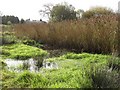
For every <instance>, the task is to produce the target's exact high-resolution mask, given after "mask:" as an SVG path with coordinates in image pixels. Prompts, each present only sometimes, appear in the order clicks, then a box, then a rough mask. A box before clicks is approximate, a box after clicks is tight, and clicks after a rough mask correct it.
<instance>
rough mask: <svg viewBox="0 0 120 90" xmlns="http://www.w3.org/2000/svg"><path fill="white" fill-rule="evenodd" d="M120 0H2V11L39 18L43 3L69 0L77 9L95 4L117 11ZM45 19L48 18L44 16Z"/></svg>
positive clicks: (0, 8) (20, 16)
mask: <svg viewBox="0 0 120 90" xmlns="http://www.w3.org/2000/svg"><path fill="white" fill-rule="evenodd" d="M119 1H120V0H0V11H1V12H2V14H3V15H14V16H18V17H19V19H21V18H23V19H28V18H30V19H31V20H39V19H40V18H42V17H41V16H40V14H39V10H40V9H43V5H45V4H48V3H52V4H57V3H61V2H68V4H72V5H73V6H74V7H75V8H76V9H83V10H88V9H89V8H90V7H93V6H104V7H108V8H111V9H113V10H115V11H117V10H118V2H119ZM43 20H47V19H46V18H43Z"/></svg>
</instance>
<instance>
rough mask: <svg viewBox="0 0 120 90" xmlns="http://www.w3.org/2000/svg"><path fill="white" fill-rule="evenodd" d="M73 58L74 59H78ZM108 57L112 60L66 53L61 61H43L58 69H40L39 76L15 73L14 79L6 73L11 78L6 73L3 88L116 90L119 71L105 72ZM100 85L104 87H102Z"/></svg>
mask: <svg viewBox="0 0 120 90" xmlns="http://www.w3.org/2000/svg"><path fill="white" fill-rule="evenodd" d="M71 56H72V57H71ZM74 56H77V58H76V57H74ZM111 57H112V56H109V55H99V54H88V53H82V54H75V53H68V54H66V55H63V56H60V57H56V58H49V59H47V60H46V61H52V62H56V63H57V64H58V69H45V68H42V69H41V71H40V72H39V73H34V72H29V71H24V72H22V73H14V78H13V77H12V75H13V73H9V74H11V75H7V74H8V73H6V75H4V77H6V76H8V78H4V79H5V80H4V81H3V82H4V83H3V87H4V88H8V87H12V88H93V87H95V88H98V87H99V88H105V87H108V88H118V87H119V84H120V82H118V81H119V74H120V73H119V71H116V70H112V71H111V72H108V71H109V65H108V60H109V59H110V58H111ZM119 60H120V58H119ZM118 64H119V63H118ZM104 67H107V68H108V69H105V68H104ZM4 72H5V71H4ZM4 74H5V73H4ZM105 75H106V76H105ZM9 76H11V77H9ZM107 77H109V78H107ZM113 81H114V82H113ZM112 82H113V83H112ZM102 83H104V85H103V84H102ZM108 83H109V84H108ZM99 84H100V85H99ZM105 85H107V86H105ZM5 86H6V87H5Z"/></svg>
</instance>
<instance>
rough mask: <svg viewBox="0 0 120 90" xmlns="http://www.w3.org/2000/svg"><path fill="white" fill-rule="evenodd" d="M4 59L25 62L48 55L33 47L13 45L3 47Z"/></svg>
mask: <svg viewBox="0 0 120 90" xmlns="http://www.w3.org/2000/svg"><path fill="white" fill-rule="evenodd" d="M1 48H2V57H3V58H12V59H21V60H25V59H28V58H34V57H44V56H46V55H47V54H48V53H47V52H46V51H44V50H42V49H39V48H37V47H32V46H28V45H24V44H11V45H5V46H1Z"/></svg>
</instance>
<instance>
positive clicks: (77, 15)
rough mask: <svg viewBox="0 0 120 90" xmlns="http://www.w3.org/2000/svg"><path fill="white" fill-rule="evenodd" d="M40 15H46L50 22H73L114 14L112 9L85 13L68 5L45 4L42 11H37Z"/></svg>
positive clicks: (98, 9) (96, 8) (99, 8)
mask: <svg viewBox="0 0 120 90" xmlns="http://www.w3.org/2000/svg"><path fill="white" fill-rule="evenodd" d="M39 12H40V14H41V15H43V16H45V15H47V16H48V18H49V21H50V22H60V21H63V20H73V19H81V18H91V17H95V16H100V15H107V14H115V12H113V10H112V9H110V8H107V7H100V6H98V7H92V8H90V9H89V10H87V11H84V10H82V9H78V10H76V9H75V7H74V6H72V5H71V4H68V3H66V2H65V3H61V4H56V5H52V4H47V5H44V10H40V11H39Z"/></svg>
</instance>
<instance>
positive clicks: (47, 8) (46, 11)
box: [39, 3, 53, 18]
mask: <svg viewBox="0 0 120 90" xmlns="http://www.w3.org/2000/svg"><path fill="white" fill-rule="evenodd" d="M43 7H44V10H40V11H39V13H40V15H42V16H43V17H45V16H47V17H48V18H50V12H51V11H52V8H53V4H50V3H49V4H45V5H44V6H43Z"/></svg>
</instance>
